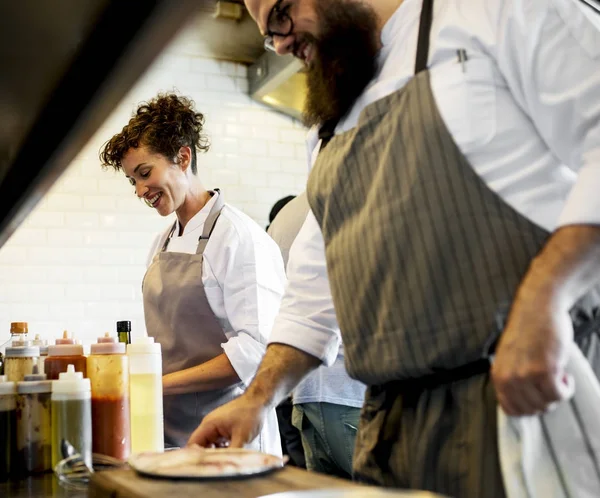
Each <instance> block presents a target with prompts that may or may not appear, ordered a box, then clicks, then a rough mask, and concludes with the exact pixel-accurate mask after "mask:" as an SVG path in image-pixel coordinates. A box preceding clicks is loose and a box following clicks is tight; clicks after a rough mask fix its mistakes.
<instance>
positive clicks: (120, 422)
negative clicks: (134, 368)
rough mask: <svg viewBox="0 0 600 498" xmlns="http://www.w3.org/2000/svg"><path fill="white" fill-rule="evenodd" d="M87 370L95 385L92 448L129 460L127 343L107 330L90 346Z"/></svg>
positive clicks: (103, 453) (101, 452) (96, 451)
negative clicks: (119, 340) (118, 339)
mask: <svg viewBox="0 0 600 498" xmlns="http://www.w3.org/2000/svg"><path fill="white" fill-rule="evenodd" d="M87 373H88V377H89V379H90V383H91V386H92V440H93V443H92V449H93V452H94V453H99V454H101V455H108V456H111V457H114V458H119V459H120V460H126V459H127V458H128V457H129V452H130V450H131V437H130V422H129V420H130V414H129V360H128V358H127V356H126V355H125V344H123V343H121V342H117V339H116V338H115V337H110V336H109V334H108V333H106V335H105V336H104V337H99V338H98V342H97V343H96V344H92V345H91V347H90V355H89V356H88V358H87Z"/></svg>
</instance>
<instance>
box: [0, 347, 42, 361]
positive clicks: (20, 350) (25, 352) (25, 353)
mask: <svg viewBox="0 0 600 498" xmlns="http://www.w3.org/2000/svg"><path fill="white" fill-rule="evenodd" d="M39 355H40V348H38V347H37V346H11V347H10V348H6V351H5V356H6V357H7V358H29V357H34V356H39Z"/></svg>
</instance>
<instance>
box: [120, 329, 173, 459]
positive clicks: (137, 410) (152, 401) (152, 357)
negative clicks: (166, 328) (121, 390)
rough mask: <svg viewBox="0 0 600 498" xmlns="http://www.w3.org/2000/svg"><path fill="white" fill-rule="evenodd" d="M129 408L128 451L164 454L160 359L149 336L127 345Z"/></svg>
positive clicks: (159, 349) (158, 345)
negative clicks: (129, 440) (162, 452)
mask: <svg viewBox="0 0 600 498" xmlns="http://www.w3.org/2000/svg"><path fill="white" fill-rule="evenodd" d="M127 356H128V357H129V396H130V400H129V401H130V405H129V406H130V407H131V451H132V453H139V452H142V451H163V450H164V434H163V396H162V358H161V348H160V344H158V343H155V342H154V339H153V338H152V337H136V338H135V339H134V340H133V342H132V343H131V344H129V345H128V346H127Z"/></svg>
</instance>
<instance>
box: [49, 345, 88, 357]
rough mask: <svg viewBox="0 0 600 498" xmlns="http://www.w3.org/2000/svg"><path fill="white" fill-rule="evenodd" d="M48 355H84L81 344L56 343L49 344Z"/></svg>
mask: <svg viewBox="0 0 600 498" xmlns="http://www.w3.org/2000/svg"><path fill="white" fill-rule="evenodd" d="M48 356H83V346H82V345H81V344H55V345H52V344H51V345H50V346H48Z"/></svg>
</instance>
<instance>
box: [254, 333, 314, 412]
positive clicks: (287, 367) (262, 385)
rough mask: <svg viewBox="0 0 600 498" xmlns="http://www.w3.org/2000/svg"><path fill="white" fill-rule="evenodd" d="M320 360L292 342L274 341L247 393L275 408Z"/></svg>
mask: <svg viewBox="0 0 600 498" xmlns="http://www.w3.org/2000/svg"><path fill="white" fill-rule="evenodd" d="M320 364H321V361H320V360H319V359H318V358H316V357H314V356H312V355H310V354H308V353H305V352H304V351H301V350H299V349H296V348H294V347H292V346H288V345H286V344H278V343H276V344H270V345H269V347H268V348H267V352H266V353H265V356H264V358H263V361H262V362H261V364H260V366H259V367H258V372H257V373H256V376H255V377H254V380H253V381H252V383H251V384H250V386H249V387H248V390H247V391H246V393H245V396H246V397H247V398H251V399H253V400H254V401H256V402H258V403H260V404H262V405H264V406H265V407H267V408H274V407H276V406H277V405H278V404H279V403H281V402H282V401H283V400H284V399H285V398H286V397H287V396H288V394H289V393H290V392H291V391H292V390H293V389H294V387H296V386H297V385H298V383H299V382H300V381H301V380H302V379H303V378H304V377H305V376H306V375H307V374H308V373H310V372H311V371H312V370H314V369H315V368H317V367H318V366H319V365H320Z"/></svg>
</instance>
